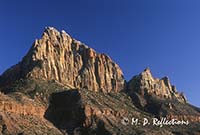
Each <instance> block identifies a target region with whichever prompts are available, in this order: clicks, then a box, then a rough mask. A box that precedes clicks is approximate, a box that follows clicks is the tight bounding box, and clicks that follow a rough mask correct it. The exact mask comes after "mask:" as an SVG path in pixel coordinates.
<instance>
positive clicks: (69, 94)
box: [45, 90, 85, 134]
mask: <svg viewBox="0 0 200 135" xmlns="http://www.w3.org/2000/svg"><path fill="white" fill-rule="evenodd" d="M45 118H46V119H48V120H49V121H51V122H52V123H53V124H54V125H55V126H56V127H58V128H59V129H60V130H61V131H63V132H67V133H70V134H72V133H73V131H74V130H75V129H81V128H82V127H83V123H84V121H85V114H84V108H83V105H82V103H81V97H80V94H79V92H78V91H77V90H69V91H65V92H60V93H53V94H52V95H51V97H50V103H49V107H48V109H47V110H46V112H45Z"/></svg>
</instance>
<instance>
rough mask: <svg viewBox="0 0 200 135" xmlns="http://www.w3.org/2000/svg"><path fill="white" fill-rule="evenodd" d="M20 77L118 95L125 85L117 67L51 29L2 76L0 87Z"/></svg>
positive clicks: (84, 46)
mask: <svg viewBox="0 0 200 135" xmlns="http://www.w3.org/2000/svg"><path fill="white" fill-rule="evenodd" d="M20 78H34V79H44V80H55V81H57V82H60V83H62V84H66V85H71V86H73V87H75V88H86V89H89V90H94V91H103V92H111V91H112V92H118V91H120V90H122V89H124V85H125V80H124V77H123V73H122V71H121V69H120V67H119V66H118V65H117V64H116V63H115V62H113V61H112V60H111V58H110V57H109V56H107V55H105V54H98V53H97V52H96V51H95V50H93V49H92V48H89V47H88V46H86V45H85V44H83V43H81V42H80V41H77V40H75V39H73V38H72V37H70V36H69V35H68V34H67V33H66V32H65V31H63V30H62V31H61V32H59V31H57V30H56V29H55V28H53V27H47V28H46V29H45V31H44V33H43V36H42V38H41V39H39V40H38V39H37V40H35V42H34V43H33V45H32V47H31V49H30V50H29V52H28V54H27V55H26V56H25V57H24V58H23V60H22V61H21V62H20V63H18V64H17V65H15V66H13V67H12V68H10V69H8V70H7V71H6V72H5V73H4V74H3V75H2V77H1V78H0V84H1V86H2V84H3V85H6V84H7V85H9V84H10V82H15V81H16V80H19V79H20Z"/></svg>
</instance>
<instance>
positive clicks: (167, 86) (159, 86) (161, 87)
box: [128, 68, 186, 102]
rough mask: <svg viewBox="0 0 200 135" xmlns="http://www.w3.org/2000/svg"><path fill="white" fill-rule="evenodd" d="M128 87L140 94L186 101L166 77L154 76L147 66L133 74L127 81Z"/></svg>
mask: <svg viewBox="0 0 200 135" xmlns="http://www.w3.org/2000/svg"><path fill="white" fill-rule="evenodd" d="M128 89H129V90H130V91H135V92H137V93H139V94H140V95H142V96H144V95H150V96H156V97H159V98H161V99H177V100H178V101H180V102H186V98H185V96H184V95H183V94H180V93H178V92H177V90H176V87H175V86H173V85H171V83H170V80H169V78H168V77H163V78H162V79H158V78H154V77H153V76H152V74H151V71H150V69H149V68H146V69H145V70H144V71H143V72H142V73H140V74H139V75H137V76H134V77H133V78H132V79H131V80H130V81H129V82H128Z"/></svg>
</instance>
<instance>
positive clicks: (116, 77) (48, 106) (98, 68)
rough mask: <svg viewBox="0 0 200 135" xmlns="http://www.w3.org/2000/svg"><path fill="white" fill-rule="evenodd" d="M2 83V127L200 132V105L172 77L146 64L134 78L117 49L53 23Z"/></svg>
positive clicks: (64, 132) (73, 133)
mask: <svg viewBox="0 0 200 135" xmlns="http://www.w3.org/2000/svg"><path fill="white" fill-rule="evenodd" d="M0 91H1V92H0V135H1V134H2V135H43V134H48V135H180V134H181V135H199V134H200V129H199V127H200V124H199V122H200V109H199V108H197V107H195V106H192V105H190V104H189V103H188V101H187V100H186V97H185V96H184V95H183V93H179V92H178V91H177V89H176V87H175V86H173V85H171V83H170V80H169V78H168V77H163V78H161V79H158V78H155V77H153V75H152V73H151V71H150V69H149V68H146V69H145V70H144V71H143V72H141V73H139V74H138V75H135V76H133V78H132V79H131V80H129V81H126V80H125V79H124V77H123V72H122V70H121V69H120V67H119V66H118V65H117V64H116V63H115V62H114V61H112V59H111V58H110V57H109V56H107V55H105V54H100V53H97V52H96V51H95V50H94V49H92V48H90V47H88V46H87V45H85V44H83V43H81V42H80V41H77V40H75V39H73V38H72V37H71V36H70V35H69V34H67V33H66V32H65V31H64V30H62V31H61V32H60V31H58V30H56V29H55V28H53V27H47V28H45V30H44V32H43V35H42V37H41V39H36V40H35V42H34V43H33V45H32V46H31V48H30V50H29V51H28V53H27V54H26V55H25V56H24V58H23V59H22V60H21V61H20V62H19V63H18V64H16V65H14V66H12V67H11V68H9V69H8V70H6V71H5V72H4V73H3V74H2V75H1V76H0ZM144 120H148V121H149V124H147V123H146V125H144V123H143V122H144ZM152 120H154V121H152ZM155 120H156V121H157V123H155ZM140 122H141V123H140ZM145 122H146V121H145Z"/></svg>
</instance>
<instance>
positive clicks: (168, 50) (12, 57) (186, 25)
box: [0, 0, 200, 107]
mask: <svg viewBox="0 0 200 135" xmlns="http://www.w3.org/2000/svg"><path fill="white" fill-rule="evenodd" d="M199 6H200V1H199V0H192V1H189V0H165V1H164V0H54V1H53V0H20V1H19V0H0V64H1V65H0V73H3V71H5V70H6V69H7V68H9V67H10V66H12V65H14V64H16V63H17V62H19V61H20V60H21V59H22V57H23V56H24V55H25V54H26V53H27V51H28V49H29V48H30V47H31V45H32V43H33V41H34V39H36V38H40V37H41V35H42V32H43V30H44V27H45V26H54V27H55V28H57V29H58V30H62V29H64V30H65V31H67V32H68V33H69V34H70V35H71V36H72V37H74V38H76V39H78V40H80V41H82V42H84V43H85V44H87V45H89V46H90V47H92V48H94V49H95V50H96V51H97V52H104V53H107V54H108V55H109V56H110V57H111V58H112V59H113V60H114V61H116V62H117V63H118V64H119V65H120V67H121V68H122V70H123V72H124V75H125V77H126V79H127V80H129V79H130V78H131V77H132V76H133V75H136V74H138V73H140V72H141V71H143V69H144V68H146V67H150V68H151V70H152V73H153V75H154V76H156V77H163V76H168V77H169V78H170V80H171V83H172V84H174V85H176V86H177V89H178V90H179V91H183V92H184V93H185V94H186V96H187V98H188V100H189V102H190V103H192V104H194V105H196V106H199V107H200V100H199V98H200V94H199V84H200V60H199V58H200V52H199V51H200V8H199Z"/></svg>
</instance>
